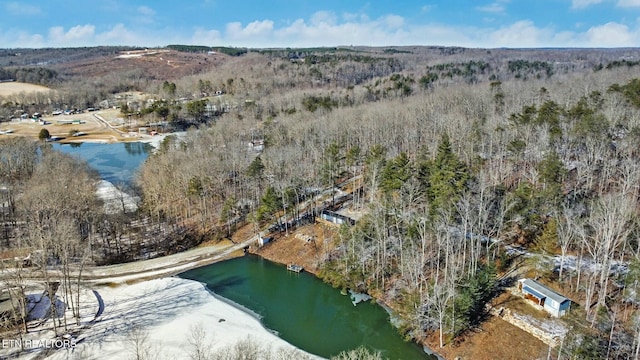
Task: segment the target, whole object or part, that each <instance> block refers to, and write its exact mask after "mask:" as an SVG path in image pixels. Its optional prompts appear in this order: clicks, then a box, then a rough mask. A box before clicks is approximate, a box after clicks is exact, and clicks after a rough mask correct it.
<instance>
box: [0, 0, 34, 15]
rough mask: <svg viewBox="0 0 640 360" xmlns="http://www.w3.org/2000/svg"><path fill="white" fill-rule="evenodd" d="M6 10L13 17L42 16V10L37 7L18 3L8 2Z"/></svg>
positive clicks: (5, 6)
mask: <svg viewBox="0 0 640 360" xmlns="http://www.w3.org/2000/svg"><path fill="white" fill-rule="evenodd" d="M4 10H5V11H6V12H7V13H9V14H12V15H19V16H25V15H26V16H33V15H40V14H42V10H41V9H40V8H39V7H37V6H35V5H29V4H25V3H21V2H17V1H12V2H8V3H6V4H5V5H4Z"/></svg>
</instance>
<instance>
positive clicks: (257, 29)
mask: <svg viewBox="0 0 640 360" xmlns="http://www.w3.org/2000/svg"><path fill="white" fill-rule="evenodd" d="M272 32H273V21H271V20H262V21H253V22H251V23H249V24H247V26H245V27H243V26H242V23H239V22H232V23H229V24H227V28H226V31H225V37H226V38H227V40H231V41H234V42H236V41H239V42H255V43H260V42H259V41H258V40H264V39H268V38H269V36H270V35H271V34H272Z"/></svg>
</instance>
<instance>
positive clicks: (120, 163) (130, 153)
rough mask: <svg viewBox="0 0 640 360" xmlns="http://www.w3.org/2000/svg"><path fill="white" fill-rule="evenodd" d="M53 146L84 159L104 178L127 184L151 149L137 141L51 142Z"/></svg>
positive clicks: (131, 180)
mask: <svg viewBox="0 0 640 360" xmlns="http://www.w3.org/2000/svg"><path fill="white" fill-rule="evenodd" d="M53 148H54V149H56V150H59V151H62V152H64V153H67V154H71V155H76V156H79V157H80V158H82V159H84V160H86V161H87V162H88V163H89V165H90V166H91V167H92V168H94V169H96V170H97V171H98V172H99V173H100V176H101V177H102V179H104V180H107V181H109V182H111V183H113V184H118V183H124V184H128V185H130V184H132V183H133V179H134V176H135V173H136V171H138V169H139V168H140V166H141V165H142V163H144V161H145V160H146V159H147V157H148V156H149V154H151V150H152V149H153V147H152V146H151V145H149V144H145V143H139V142H123V143H114V144H99V143H77V144H53Z"/></svg>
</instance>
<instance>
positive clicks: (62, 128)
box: [0, 84, 148, 143]
mask: <svg viewBox="0 0 640 360" xmlns="http://www.w3.org/2000/svg"><path fill="white" fill-rule="evenodd" d="M0 85H1V84H0ZM121 116H122V115H121V114H120V110H117V109H106V110H100V111H96V112H85V113H81V114H74V115H58V116H45V117H43V118H42V120H44V121H46V122H47V124H46V125H41V124H40V123H39V122H38V121H34V120H31V119H14V120H12V121H10V122H5V123H1V124H0V132H6V131H10V132H11V134H10V135H0V137H2V136H25V137H31V138H35V139H37V138H38V134H39V133H40V130H41V129H43V128H45V129H47V130H49V134H50V135H51V136H52V137H57V138H58V139H59V140H58V141H59V142H63V143H65V142H87V141H92V142H107V143H112V142H117V141H139V140H141V138H143V137H144V136H139V135H138V134H137V133H128V132H125V131H124V130H125V129H124V127H123V125H124V120H123V119H122V118H121ZM71 131H77V132H80V133H82V134H83V135H82V136H71V135H70V133H71ZM147 137H148V136H147Z"/></svg>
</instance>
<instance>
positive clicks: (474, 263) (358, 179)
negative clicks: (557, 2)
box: [0, 47, 640, 359]
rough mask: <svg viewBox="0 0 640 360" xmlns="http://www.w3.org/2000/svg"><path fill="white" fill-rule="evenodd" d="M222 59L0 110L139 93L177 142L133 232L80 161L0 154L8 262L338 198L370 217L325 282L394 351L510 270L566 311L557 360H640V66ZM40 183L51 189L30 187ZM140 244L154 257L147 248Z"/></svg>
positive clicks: (171, 234) (86, 255) (522, 54)
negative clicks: (370, 298)
mask: <svg viewBox="0 0 640 360" xmlns="http://www.w3.org/2000/svg"><path fill="white" fill-rule="evenodd" d="M176 49H177V50H185V51H196V50H202V49H197V48H192V47H185V48H184V49H183V48H180V47H178V48H176ZM205 50H208V49H205ZM203 51H204V50H203ZM234 55H238V56H236V57H233V58H231V57H229V58H228V59H227V60H226V61H225V62H224V63H222V64H221V65H218V66H217V67H216V68H215V69H214V70H211V71H204V72H202V73H198V74H193V75H191V76H186V77H184V78H181V79H178V80H162V79H161V80H158V79H147V78H145V77H144V74H140V73H137V74H132V73H125V74H117V73H114V74H112V75H110V76H108V77H101V78H99V79H98V78H91V77H87V78H83V79H77V81H76V82H74V85H73V89H72V86H71V84H69V83H68V82H66V80H65V75H64V74H62V73H60V74H58V73H56V72H55V71H56V70H55V68H51V70H47V71H51V74H54V75H55V74H57V77H56V78H57V79H60V80H59V82H57V83H56V84H55V87H56V88H57V89H58V92H57V93H56V95H55V96H56V98H46V99H42V100H41V101H40V100H35V99H31V98H29V95H26V94H24V95H22V98H13V99H0V101H1V107H2V108H3V109H4V110H2V111H3V112H2V113H0V117H5V118H9V117H11V114H13V113H14V112H15V110H16V109H18V108H21V107H22V106H25V105H27V104H29V105H28V106H31V107H33V108H34V109H39V110H41V111H45V110H47V109H49V110H52V109H53V108H59V104H61V103H68V102H69V101H75V102H78V103H83V104H92V103H95V102H97V101H101V100H104V99H106V98H108V97H109V96H111V95H113V94H115V93H117V92H118V91H124V90H130V89H135V90H138V91H143V92H146V93H149V94H154V95H155V96H156V97H157V100H158V101H156V102H154V103H153V104H152V105H149V106H148V107H143V108H142V109H140V110H139V111H138V112H133V110H132V109H130V108H129V107H128V106H127V107H124V108H123V109H121V110H122V112H123V114H127V113H129V112H130V111H131V113H133V114H135V115H136V116H140V117H143V118H144V117H145V116H146V117H150V118H151V117H154V118H155V119H157V118H158V117H161V118H163V119H166V120H168V121H171V122H172V123H173V124H174V126H175V127H176V128H177V129H185V128H188V129H189V130H188V131H187V133H186V135H185V136H184V137H176V136H169V137H167V138H166V139H165V141H164V142H163V143H162V145H161V147H160V148H159V150H158V151H157V152H156V153H155V154H154V155H153V156H151V157H150V158H149V159H148V160H147V162H146V163H145V164H144V166H143V168H142V169H141V171H140V174H139V177H138V180H137V186H136V189H134V190H136V191H138V192H139V194H140V195H141V197H142V204H143V207H142V208H141V209H140V210H139V211H138V212H137V213H136V214H126V213H121V214H104V213H103V212H102V210H101V207H100V206H99V204H97V200H96V199H95V198H93V197H91V196H88V195H87V196H88V198H82V197H79V196H78V194H80V193H83V194H92V192H90V191H86V192H81V189H83V188H87V187H90V186H92V185H91V184H92V183H93V182H95V177H96V175H95V174H93V173H92V172H91V171H90V170H89V169H88V168H86V166H84V165H82V164H78V163H74V161H77V160H71V159H69V158H66V157H65V156H63V155H60V154H57V153H55V152H53V151H50V150H47V147H46V146H45V145H42V144H37V143H34V142H31V141H29V140H25V139H14V141H2V142H0V146H1V147H2V151H0V185H1V187H0V189H2V190H1V191H0V196H2V198H1V199H2V200H0V204H3V207H2V217H3V218H2V222H3V227H4V231H3V235H2V238H1V239H0V241H1V242H2V248H3V249H13V250H15V251H24V249H25V248H31V249H38V253H39V254H40V256H41V260H40V261H39V263H40V265H41V266H43V267H45V268H46V267H47V266H58V267H61V268H62V269H68V268H70V267H71V266H77V265H78V264H83V265H84V264H101V263H107V262H117V261H129V260H135V259H137V258H138V257H139V256H141V254H149V253H153V254H157V255H161V254H165V253H171V252H175V251H179V250H182V249H186V248H189V247H192V246H194V245H195V244H198V243H199V242H202V241H204V240H209V239H220V238H223V237H225V236H228V235H229V234H230V233H231V232H232V231H234V229H236V228H238V227H240V226H242V225H243V224H253V225H254V226H255V228H256V229H264V228H265V227H269V226H272V225H273V224H274V223H277V224H280V223H281V222H288V220H289V219H294V220H295V219H299V218H300V216H301V213H303V212H305V211H310V212H312V211H316V210H317V209H318V207H319V206H321V205H318V204H309V203H310V202H311V201H310V199H316V198H317V197H316V195H317V194H318V193H319V191H322V190H327V189H328V190H329V191H330V192H331V193H334V192H335V193H339V192H345V191H346V192H348V193H349V195H350V199H349V201H348V202H347V203H346V205H345V204H340V205H339V206H347V207H349V208H350V209H351V210H352V211H354V212H358V213H360V214H361V217H359V219H358V220H357V222H356V223H355V225H353V226H346V225H344V226H343V227H341V228H340V229H339V230H338V231H337V236H336V237H334V241H333V242H329V241H327V242H323V243H322V244H321V246H322V247H323V248H324V249H326V251H325V252H324V254H325V256H324V257H323V258H322V259H320V263H321V269H322V270H321V272H320V276H321V277H322V278H323V279H324V280H325V281H327V282H329V283H331V284H332V285H334V286H336V287H339V288H344V289H346V288H349V289H357V290H359V291H364V292H368V293H370V294H374V295H376V297H378V298H380V299H381V300H383V301H385V302H387V303H389V304H394V308H395V309H397V311H398V312H399V313H400V315H401V316H402V319H403V320H404V325H403V327H402V331H403V333H404V334H405V335H406V337H407V338H413V339H418V340H422V339H424V338H426V336H427V335H428V334H432V333H437V334H438V339H439V345H440V346H445V345H447V344H449V343H451V342H452V341H453V340H454V339H456V338H459V337H461V336H464V334H465V333H466V332H468V331H469V330H470V329H473V328H474V327H476V326H477V325H478V324H479V323H480V322H481V321H483V319H484V318H485V315H486V309H485V305H486V304H487V302H488V301H489V300H490V299H491V298H493V297H494V296H496V295H497V294H498V293H499V292H500V291H501V289H502V288H503V287H505V286H509V285H512V284H509V282H510V281H511V282H513V281H514V280H515V279H513V278H512V277H510V276H508V274H509V272H510V271H513V270H514V268H518V270H519V271H520V272H521V273H522V274H529V275H531V276H533V277H535V278H538V279H540V280H541V281H544V282H545V283H547V284H549V285H550V286H553V287H554V288H556V289H561V290H562V291H563V292H565V293H568V294H571V300H572V301H574V302H575V304H574V306H573V309H572V311H571V314H570V315H569V316H568V317H567V319H566V320H565V321H566V323H567V327H569V328H570V329H571V330H570V331H569V333H568V335H567V337H566V338H565V339H564V341H563V346H562V347H561V348H558V349H555V354H556V355H558V356H562V357H563V358H566V357H569V358H575V359H600V358H611V359H629V358H635V359H638V358H639V355H640V312H638V304H639V301H640V299H638V290H639V286H640V285H639V284H640V283H639V281H640V243H639V242H638V238H637V236H638V231H639V230H640V229H639V228H638V220H639V218H638V215H639V210H640V208H639V206H638V205H639V203H638V200H639V195H640V194H639V190H638V183H639V181H640V163H639V162H638V154H637V151H638V150H637V144H638V141H639V140H640V100H639V99H640V79H638V78H635V76H636V74H637V69H638V66H639V65H640V62H638V60H640V52H639V51H636V50H634V49H615V50H586V49H585V50H569V51H560V50H508V49H491V50H484V49H462V48H380V49H376V48H358V49H356V48H353V49H298V50H296V49H280V50H268V51H267V50H262V51H248V52H247V53H246V54H234ZM20 69H26V70H25V71H27V72H28V71H29V70H28V69H29V68H20ZM20 69H18V70H10V69H2V71H4V72H6V73H10V71H15V72H16V73H17V71H20ZM43 71H44V70H40V69H39V70H33V72H34V73H35V74H39V73H43ZM24 81H27V80H24ZM34 82H41V81H34ZM98 83H99V84H100V85H99V86H91V84H98ZM216 91H219V93H218V95H219V94H221V93H222V94H223V95H222V96H215V95H212V94H213V93H215V92H216ZM180 98H188V102H187V103H186V104H185V103H184V102H182V103H180V102H179V101H178V99H180ZM27 99H28V100H27ZM38 101H40V102H38ZM208 105H215V106H216V108H217V109H224V110H221V111H217V112H216V113H215V114H213V115H211V114H210V113H205V110H204V109H206V108H207V106H208ZM255 142H260V143H261V144H263V147H261V148H259V149H256V148H254V147H252V146H248V145H247V144H249V143H252V144H253V143H255ZM67 168H68V169H74V170H69V171H64V170H61V169H67ZM53 172H55V173H56V174H61V175H62V176H60V177H58V178H56V179H57V181H56V182H50V181H47V182H43V181H42V180H43V179H51V178H55V177H52V176H51V175H50V174H52V173H53ZM345 183H346V184H348V185H346V186H345V185H344V184H345ZM70 189H73V190H70ZM334 200H335V195H334ZM61 203H64V204H65V206H64V207H59V206H57V204H61ZM332 205H335V204H332ZM328 206H329V205H328ZM336 206H337V205H336ZM283 219H284V220H283ZM291 224H292V225H293V226H295V224H296V222H295V221H293V222H292V223H291ZM279 228H282V227H281V226H280V227H279ZM147 229H155V230H154V231H155V233H154V234H158V235H160V234H163V236H157V237H156V239H157V241H156V242H155V243H149V242H148V238H146V237H145V236H143V235H142V234H143V233H145V231H147ZM138 234H139V235H138ZM523 254H526V256H524V255H523ZM523 259H524V260H523ZM554 259H559V264H556V263H555V262H554ZM568 259H574V260H575V259H577V262H578V266H572V267H569V266H567V265H565V264H567V263H568ZM520 260H523V261H520ZM580 264H586V265H585V266H580ZM16 281H19V279H17V280H16ZM66 281H75V280H73V279H71V278H67V279H66ZM78 281H79V280H78Z"/></svg>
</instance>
